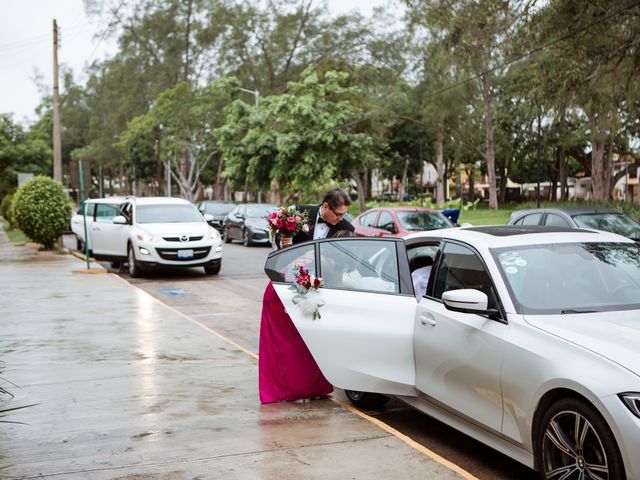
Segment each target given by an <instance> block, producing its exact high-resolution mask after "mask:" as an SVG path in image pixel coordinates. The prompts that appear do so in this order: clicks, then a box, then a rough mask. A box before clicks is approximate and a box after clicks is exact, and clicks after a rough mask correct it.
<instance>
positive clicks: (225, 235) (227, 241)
mask: <svg viewBox="0 0 640 480" xmlns="http://www.w3.org/2000/svg"><path fill="white" fill-rule="evenodd" d="M222 239H223V240H224V243H231V238H229V232H228V231H227V229H226V228H225V229H224V233H223V234H222Z"/></svg>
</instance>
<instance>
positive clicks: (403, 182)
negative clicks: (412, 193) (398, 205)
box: [398, 157, 409, 201]
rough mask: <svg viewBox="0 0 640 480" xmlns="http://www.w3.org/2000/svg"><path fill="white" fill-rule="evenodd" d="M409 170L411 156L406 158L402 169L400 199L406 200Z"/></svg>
mask: <svg viewBox="0 0 640 480" xmlns="http://www.w3.org/2000/svg"><path fill="white" fill-rule="evenodd" d="M408 171H409V158H408V157H406V158H405V159H404V167H403V169H402V180H401V181H400V188H399V189H398V200H399V201H403V200H404V192H405V188H406V185H407V173H408Z"/></svg>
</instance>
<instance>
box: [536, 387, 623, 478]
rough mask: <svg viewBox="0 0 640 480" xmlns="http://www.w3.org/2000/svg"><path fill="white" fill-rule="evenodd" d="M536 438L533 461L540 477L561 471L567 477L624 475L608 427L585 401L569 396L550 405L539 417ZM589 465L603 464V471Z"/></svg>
mask: <svg viewBox="0 0 640 480" xmlns="http://www.w3.org/2000/svg"><path fill="white" fill-rule="evenodd" d="M576 425H577V426H578V428H577V430H578V432H576ZM536 440H537V442H536V443H535V445H536V457H537V458H536V460H537V462H536V464H537V466H538V468H539V469H540V476H541V478H543V479H557V478H559V475H561V473H562V475H566V476H567V478H569V476H571V477H570V478H574V477H573V475H574V474H575V478H578V477H580V478H582V476H584V478H607V479H608V480H626V478H627V477H626V474H625V470H624V464H623V463H622V456H621V455H620V450H619V449H618V445H617V443H616V439H615V437H614V436H613V433H611V429H610V428H609V426H608V425H607V422H606V421H605V420H604V419H603V418H602V416H601V415H600V414H599V413H598V411H597V410H596V409H595V408H594V407H592V406H591V405H589V404H588V403H586V402H585V401H582V400H579V399H577V398H570V397H569V398H563V399H561V400H559V401H557V402H556V403H554V404H553V405H551V407H550V408H549V409H548V410H547V411H546V413H545V414H544V416H543V417H542V422H541V423H540V430H539V432H538V438H537V439H536ZM590 466H591V467H593V466H600V467H603V466H606V473H605V472H604V471H602V470H601V469H598V470H590V469H589V468H590ZM558 469H562V470H561V472H559V471H558ZM554 472H555V473H554ZM581 472H582V475H580V474H581ZM591 472H593V474H594V475H596V477H592V476H591V475H590V473H591ZM562 475H561V476H562ZM563 478H564V477H563Z"/></svg>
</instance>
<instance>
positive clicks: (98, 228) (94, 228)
mask: <svg viewBox="0 0 640 480" xmlns="http://www.w3.org/2000/svg"><path fill="white" fill-rule="evenodd" d="M91 230H93V231H94V232H95V231H96V230H100V227H93V228H92V229H91Z"/></svg>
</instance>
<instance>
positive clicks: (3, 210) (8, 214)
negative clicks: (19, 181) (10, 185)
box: [0, 193, 13, 225]
mask: <svg viewBox="0 0 640 480" xmlns="http://www.w3.org/2000/svg"><path fill="white" fill-rule="evenodd" d="M12 200H13V193H7V194H6V195H5V196H4V198H3V199H2V202H0V217H2V218H4V219H5V220H6V221H7V222H9V223H10V224H11V225H13V213H12V211H11V202H12Z"/></svg>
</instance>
